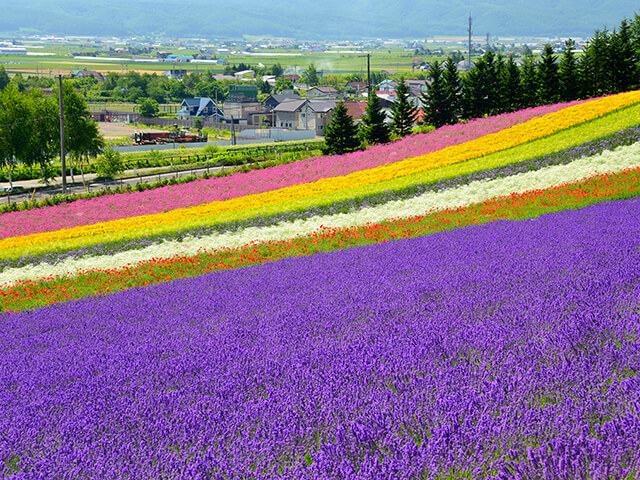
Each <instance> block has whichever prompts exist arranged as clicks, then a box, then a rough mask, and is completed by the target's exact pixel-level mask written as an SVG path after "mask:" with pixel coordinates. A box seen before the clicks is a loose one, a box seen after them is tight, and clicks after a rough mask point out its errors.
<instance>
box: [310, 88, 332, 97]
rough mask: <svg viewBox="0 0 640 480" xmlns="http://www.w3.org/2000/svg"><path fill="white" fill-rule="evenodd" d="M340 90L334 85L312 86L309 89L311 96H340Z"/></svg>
mask: <svg viewBox="0 0 640 480" xmlns="http://www.w3.org/2000/svg"><path fill="white" fill-rule="evenodd" d="M339 95H340V92H338V91H337V90H336V89H335V88H333V87H311V88H310V89H309V90H307V97H309V98H338V96H339Z"/></svg>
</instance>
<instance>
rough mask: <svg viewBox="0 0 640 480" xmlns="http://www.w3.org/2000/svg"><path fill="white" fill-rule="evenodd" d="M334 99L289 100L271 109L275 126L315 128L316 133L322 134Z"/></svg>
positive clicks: (299, 128) (301, 128)
mask: <svg viewBox="0 0 640 480" xmlns="http://www.w3.org/2000/svg"><path fill="white" fill-rule="evenodd" d="M335 107H336V101H335V100H310V99H301V100H289V101H285V102H282V103H281V104H279V105H278V106H276V107H275V108H274V109H273V112H274V113H275V116H276V119H275V123H276V125H275V126H276V127H279V128H291V129H294V130H315V132H316V135H324V130H325V128H326V127H327V125H328V124H329V122H330V121H331V117H332V115H331V114H332V112H333V109H334V108H335Z"/></svg>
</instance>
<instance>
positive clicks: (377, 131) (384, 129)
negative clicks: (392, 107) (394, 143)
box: [360, 93, 390, 145]
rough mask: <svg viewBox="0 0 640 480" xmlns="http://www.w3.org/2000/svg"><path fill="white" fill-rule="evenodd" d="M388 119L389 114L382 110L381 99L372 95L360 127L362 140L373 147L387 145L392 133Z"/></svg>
mask: <svg viewBox="0 0 640 480" xmlns="http://www.w3.org/2000/svg"><path fill="white" fill-rule="evenodd" d="M386 118H387V114H386V113H385V112H384V111H383V110H382V106H381V105H380V98H378V96H377V95H376V94H375V93H371V94H370V95H369V100H368V101H367V110H366V111H365V114H364V115H363V116H362V124H361V126H360V134H361V136H362V139H363V140H364V141H365V142H367V143H369V144H371V145H373V144H376V143H387V142H388V141H389V136H390V132H389V126H388V125H387V124H386V123H385V120H386Z"/></svg>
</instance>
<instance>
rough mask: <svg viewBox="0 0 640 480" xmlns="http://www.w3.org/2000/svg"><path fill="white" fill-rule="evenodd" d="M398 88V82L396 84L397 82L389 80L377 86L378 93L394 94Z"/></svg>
mask: <svg viewBox="0 0 640 480" xmlns="http://www.w3.org/2000/svg"><path fill="white" fill-rule="evenodd" d="M397 86H398V82H396V81H395V80H389V79H387V80H383V81H382V82H380V83H379V84H378V85H377V88H378V92H385V93H393V92H395V91H396V87H397Z"/></svg>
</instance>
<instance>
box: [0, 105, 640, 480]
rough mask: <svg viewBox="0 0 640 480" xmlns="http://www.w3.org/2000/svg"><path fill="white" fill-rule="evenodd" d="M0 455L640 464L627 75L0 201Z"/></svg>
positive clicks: (634, 175)
mask: <svg viewBox="0 0 640 480" xmlns="http://www.w3.org/2000/svg"><path fill="white" fill-rule="evenodd" d="M0 308H1V309H2V310H3V311H4V313H0V321H1V322H2V324H3V327H4V328H3V331H2V333H1V334H0V354H1V355H0V406H1V408H0V432H2V435H0V476H2V477H3V478H167V479H168V478H172V479H173V478H189V479H190V478H202V479H205V478H216V479H218V478H219V479H251V478H255V479H260V478H265V479H266V478H292V479H293V478H295V479H298V478H309V479H325V478H357V479H375V478H380V479H383V478H384V479H388V478H412V479H413V478H416V479H417V478H429V479H431V478H433V479H454V478H501V479H507V478H520V479H529V478H540V479H558V478H590V479H631V478H640V460H639V458H640V457H639V456H638V454H637V452H638V451H640V416H639V415H640V410H639V407H638V405H640V383H639V380H638V377H637V372H638V369H640V92H628V93H623V94H619V95H615V96H610V97H602V98H598V99H593V100H589V101H583V102H573V103H570V104H558V105H552V106H547V107H540V108H537V109H529V110H525V111H521V112H515V113H512V114H505V115H501V116H498V117H492V118H485V119H478V120H476V121H473V122H469V123H468V124H464V125H456V126H455V127H444V128H442V129H438V130H435V131H432V132H429V133H427V134H420V135H413V136H411V137H409V138H406V139H404V140H401V141H399V142H395V143H392V144H388V145H384V146H377V147H375V148H372V149H370V150H367V151H365V152H358V153H354V154H348V155H343V156H339V157H318V158H313V159H307V160H303V161H300V162H297V163H295V164H291V165H283V166H280V167H276V168H273V169H266V170H261V171H253V172H249V173H245V174H236V175H231V176H228V177H222V178H212V179H208V180H198V181H196V182H193V183H191V184H184V185H179V186H171V187H166V188H162V189H157V190H153V191H145V192H129V193H125V194H118V195H112V196H106V197H99V198H95V199H88V200H82V201H77V202H73V203H69V204H62V205H57V206H54V207H47V208H42V209H38V210H31V211H18V212H12V213H7V214H1V215H0Z"/></svg>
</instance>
